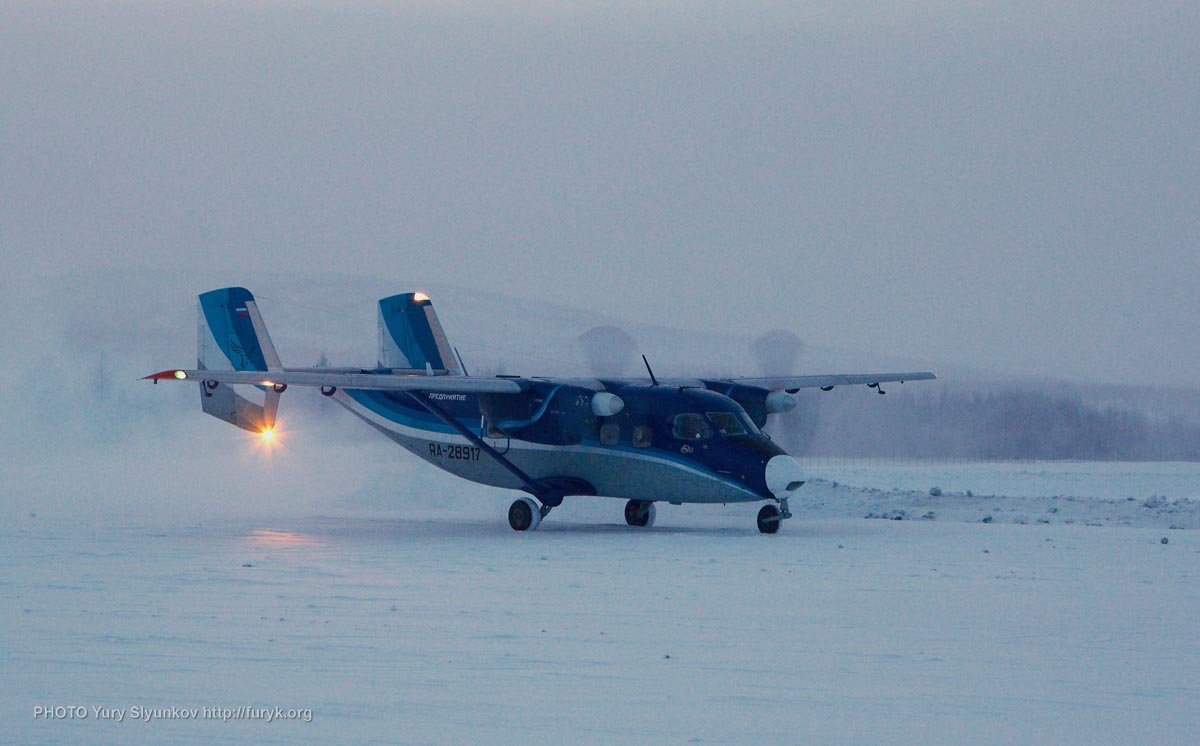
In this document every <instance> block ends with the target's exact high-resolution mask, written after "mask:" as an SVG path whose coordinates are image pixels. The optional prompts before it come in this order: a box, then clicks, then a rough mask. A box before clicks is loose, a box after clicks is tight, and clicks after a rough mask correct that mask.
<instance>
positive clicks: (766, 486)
mask: <svg viewBox="0 0 1200 746" xmlns="http://www.w3.org/2000/svg"><path fill="white" fill-rule="evenodd" d="M378 360H379V364H378V367H376V368H373V369H360V368H285V367H283V365H282V364H281V363H280V361H279V355H278V354H276V352H275V346H274V345H273V344H272V343H271V338H270V337H269V336H268V335H267V329H266V326H265V325H264V324H263V319H262V315H261V314H260V312H259V309H258V306H257V304H256V303H255V301H254V296H253V295H251V294H250V291H248V290H246V289H245V288H238V287H233V288H224V289H221V290H213V291H211V292H207V293H204V294H202V295H201V296H200V323H199V352H198V361H197V365H196V368H195V369H186V368H182V369H180V368H172V369H171V370H164V371H162V372H160V373H155V374H153V375H150V376H146V378H147V379H148V380H152V381H154V382H155V383H158V382H159V381H192V382H195V383H196V384H197V385H198V386H199V389H200V405H201V407H202V408H203V410H204V411H205V412H207V413H208V414H211V415H213V416H214V417H217V418H219V419H222V420H224V421H226V422H230V423H232V424H234V425H237V426H238V427H241V428H243V429H245V430H249V431H251V432H256V433H261V434H262V435H263V436H264V437H267V438H269V437H271V435H272V433H273V432H274V427H275V418H276V412H277V411H278V407H279V397H280V395H281V394H283V392H284V391H285V390H287V389H288V388H289V387H291V386H312V387H316V388H319V389H320V391H321V393H322V394H324V395H325V396H328V397H330V398H332V399H333V400H334V401H336V402H337V403H338V404H340V405H342V406H343V407H345V408H346V409H348V410H350V412H352V413H353V414H354V415H356V416H357V417H359V418H361V419H362V420H363V421H365V422H366V423H367V424H368V425H371V426H372V427H374V428H375V429H376V430H378V431H379V432H381V433H383V434H384V435H386V436H387V437H389V438H391V439H392V440H394V441H396V442H397V443H399V444H400V445H401V446H403V447H404V448H407V449H408V450H409V451H412V452H413V453H415V454H416V455H417V456H419V457H421V458H422V459H424V460H426V461H428V462H430V463H431V464H434V465H435V466H438V467H440V468H442V469H445V470H446V471H448V472H451V473H452V474H456V475H458V476H460V477H463V478H464V479H469V480H471V481H473V482H479V483H481V484H488V485H494V486H497V487H506V488H510V489H515V490H522V491H524V492H527V493H529V496H528V497H521V498H519V499H517V500H516V501H515V502H513V504H512V506H511V507H509V509H508V522H509V525H511V526H512V527H513V529H515V530H517V531H527V530H530V529H535V528H537V527H538V525H539V524H540V523H541V521H542V519H543V518H545V517H546V515H547V514H548V513H549V512H550V510H551V509H552V508H555V507H557V506H558V505H561V504H562V501H563V498H565V497H567V496H570V495H603V496H606V497H617V498H622V499H626V500H628V502H627V503H626V505H625V521H626V522H627V523H628V524H629V525H631V526H650V525H652V524H653V523H654V514H655V510H654V503H655V502H658V501H663V500H665V501H667V502H669V503H671V504H674V505H679V504H682V503H735V502H761V501H764V500H765V501H767V504H766V505H764V506H763V507H762V509H761V510H759V512H758V530H759V531H761V532H763V533H767V534H773V533H775V532H776V531H778V530H779V525H780V522H781V521H782V520H783V519H785V518H790V517H791V515H792V514H791V511H790V510H788V498H790V497H792V496H794V495H795V494H796V490H798V489H800V486H801V485H803V484H804V476H803V474H802V473H801V469H800V465H799V464H798V463H797V462H796V461H795V459H793V458H792V457H791V456H788V455H787V454H786V453H784V451H783V449H782V448H780V447H779V446H778V445H777V444H776V443H775V442H774V441H772V440H771V438H770V436H768V435H767V434H766V433H764V432H763V431H762V430H761V429H760V428H762V427H763V426H764V425H765V424H766V422H767V418H768V417H769V416H770V415H773V414H779V413H782V412H786V411H788V410H790V409H792V408H793V407H795V406H796V402H795V401H794V400H793V398H792V397H791V394H794V393H796V392H797V391H798V390H800V389H802V388H815V387H819V388H821V389H823V390H825V391H828V390H830V389H832V388H833V387H834V386H846V385H853V384H865V385H867V386H870V387H873V388H875V389H877V390H879V393H883V391H882V389H880V388H879V384H881V383H888V382H891V381H900V382H904V381H921V380H929V379H933V378H936V376H934V375H933V374H932V373H927V372H914V373H869V374H855V375H817V376H784V377H777V378H721V379H708V378H706V379H657V378H655V377H654V373H653V371H651V370H650V366H649V365H648V364H647V366H646V368H647V372H648V373H649V374H650V377H649V378H647V379H624V378H622V379H594V378H524V377H520V376H496V377H492V378H487V377H480V376H469V375H466V373H465V371H464V370H463V367H462V365H461V364H460V361H459V360H458V359H457V358H456V355H455V352H454V350H453V349H452V348H451V346H450V344H449V343H448V342H447V340H446V335H445V333H444V332H443V330H442V326H441V324H440V323H439V322H438V318H437V315H436V314H435V313H434V311H433V305H432V303H431V302H430V300H429V297H428V296H426V295H425V294H424V293H405V294H402V295H394V296H391V297H389V298H384V299H383V300H381V301H379V358H378ZM238 386H244V387H245V388H243V391H246V392H247V393H249V394H250V395H251V396H255V397H256V398H257V394H255V393H254V392H253V389H257V390H259V391H261V392H262V398H263V401H262V403H261V404H258V403H256V402H255V401H252V400H251V399H249V398H247V397H246V396H243V395H242V393H240V392H239V391H238V390H237V389H236V388H235V387H238ZM247 389H250V390H249V391H247Z"/></svg>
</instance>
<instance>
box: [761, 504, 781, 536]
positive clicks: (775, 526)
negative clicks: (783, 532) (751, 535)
mask: <svg viewBox="0 0 1200 746" xmlns="http://www.w3.org/2000/svg"><path fill="white" fill-rule="evenodd" d="M780 523H783V517H782V516H781V515H780V514H779V508H777V507H775V506H774V505H764V506H762V510H760V511H758V530H759V531H761V532H762V533H764V534H773V533H776V532H777V531H779V524H780Z"/></svg>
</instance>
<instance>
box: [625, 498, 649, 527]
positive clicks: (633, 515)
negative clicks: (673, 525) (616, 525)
mask: <svg viewBox="0 0 1200 746" xmlns="http://www.w3.org/2000/svg"><path fill="white" fill-rule="evenodd" d="M654 514H655V510H654V503H653V502H651V501H649V500H630V501H629V502H627V503H625V522H626V523H628V524H629V525H630V526H640V527H643V528H649V527H651V526H653V525H654Z"/></svg>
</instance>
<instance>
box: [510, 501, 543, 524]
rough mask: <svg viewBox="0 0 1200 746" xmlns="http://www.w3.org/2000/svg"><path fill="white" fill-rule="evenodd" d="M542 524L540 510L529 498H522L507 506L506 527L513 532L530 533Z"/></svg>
mask: <svg viewBox="0 0 1200 746" xmlns="http://www.w3.org/2000/svg"><path fill="white" fill-rule="evenodd" d="M541 522H542V509H541V507H539V506H538V504H537V503H535V502H534V501H533V498H531V497H522V498H519V499H517V500H515V501H513V504H512V505H510V506H508V525H510V526H512V528H513V531H532V530H534V529H535V528H537V527H538V525H539V524H541Z"/></svg>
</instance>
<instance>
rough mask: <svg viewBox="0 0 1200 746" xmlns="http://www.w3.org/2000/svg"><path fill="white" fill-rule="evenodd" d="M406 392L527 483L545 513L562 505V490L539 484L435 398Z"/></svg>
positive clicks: (526, 487) (425, 394)
mask: <svg viewBox="0 0 1200 746" xmlns="http://www.w3.org/2000/svg"><path fill="white" fill-rule="evenodd" d="M404 393H406V394H408V397H409V398H410V399H412V400H413V401H415V402H416V403H417V404H419V405H421V406H422V407H424V408H425V409H427V410H429V412H430V414H432V415H433V416H434V417H437V418H438V419H439V420H441V421H442V422H444V423H446V424H447V425H449V426H450V427H452V428H454V429H455V430H457V431H458V434H459V435H461V436H463V437H464V438H466V439H467V440H468V441H470V442H471V444H472V445H474V446H476V447H477V448H479V449H480V450H482V451H483V452H484V453H486V454H487V455H489V456H491V457H492V458H494V459H496V462H497V463H498V464H500V465H501V466H503V467H504V468H505V469H507V470H508V472H509V473H510V474H512V475H513V476H514V477H516V478H517V479H520V480H521V482H522V484H524V485H525V489H527V490H528V491H529V492H530V494H532V495H533V496H534V497H536V498H537V499H538V500H539V501H540V502H541V503H542V505H544V506H545V507H543V508H542V511H543V513H546V512H549V510H550V508H556V507H558V506H559V505H562V501H563V493H562V492H560V491H558V490H555V489H552V488H548V487H546V486H545V485H541V484H538V483H537V482H536V481H535V480H534V478H533V477H531V476H529V475H528V474H526V473H525V472H524V471H522V470H521V469H520V468H518V467H517V465H516V464H514V463H513V462H511V461H509V460H508V459H507V458H505V457H504V455H503V454H502V453H500V452H499V451H497V450H496V449H495V448H492V447H491V446H490V445H488V444H487V442H485V441H484V439H483V438H481V437H479V436H478V435H476V434H475V433H473V432H471V429H470V428H469V427H467V426H465V425H463V424H462V423H461V422H459V421H458V420H456V419H455V418H454V417H451V416H450V414H449V413H448V412H447V411H446V410H444V409H442V408H441V407H440V406H439V405H437V404H434V403H433V400H432V399H430V398H429V394H427V393H423V392H422V393H418V392H416V391H405V392H404Z"/></svg>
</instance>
